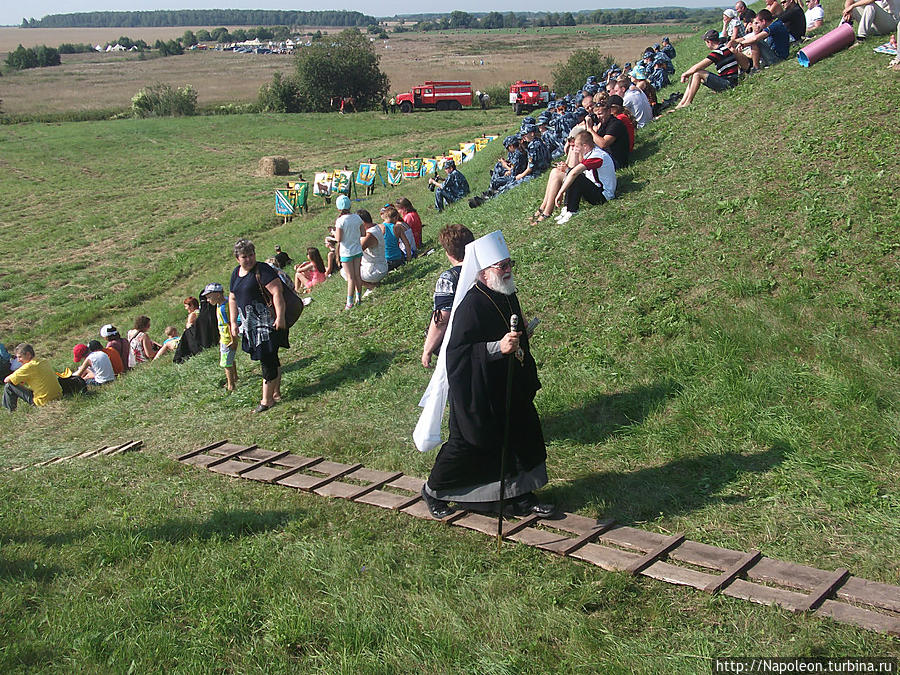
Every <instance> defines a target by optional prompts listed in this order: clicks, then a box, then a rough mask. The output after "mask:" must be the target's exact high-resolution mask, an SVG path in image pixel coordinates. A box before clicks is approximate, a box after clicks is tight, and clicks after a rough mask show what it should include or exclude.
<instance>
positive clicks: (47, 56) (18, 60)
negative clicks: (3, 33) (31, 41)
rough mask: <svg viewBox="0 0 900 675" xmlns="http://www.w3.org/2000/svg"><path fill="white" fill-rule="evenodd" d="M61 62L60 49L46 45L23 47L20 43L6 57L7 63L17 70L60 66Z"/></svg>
mask: <svg viewBox="0 0 900 675" xmlns="http://www.w3.org/2000/svg"><path fill="white" fill-rule="evenodd" d="M60 63H61V61H60V58H59V50H57V49H54V48H53V47H47V46H45V45H40V46H38V47H23V46H22V45H19V46H18V48H17V49H16V50H15V51H11V52H10V53H9V54H8V55H7V57H6V65H7V66H9V67H10V68H14V69H15V70H25V69H26V68H45V67H47V66H58V65H59V64H60Z"/></svg>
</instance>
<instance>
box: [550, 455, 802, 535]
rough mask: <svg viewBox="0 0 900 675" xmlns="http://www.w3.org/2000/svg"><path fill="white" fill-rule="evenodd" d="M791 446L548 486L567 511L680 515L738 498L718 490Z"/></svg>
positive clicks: (628, 517)
mask: <svg viewBox="0 0 900 675" xmlns="http://www.w3.org/2000/svg"><path fill="white" fill-rule="evenodd" d="M792 450H793V449H792V448H791V446H790V445H789V444H787V443H786V442H784V441H777V442H775V443H774V444H773V445H772V446H771V447H770V448H769V449H768V450H766V451H764V452H759V453H756V454H753V455H744V454H740V453H737V452H727V453H723V454H720V455H703V456H700V457H688V458H685V459H678V460H675V461H673V462H669V463H668V464H664V465H663V466H657V467H649V468H646V469H639V470H638V471H634V472H631V473H617V472H604V473H596V474H591V475H589V476H583V477H581V478H577V479H575V480H574V481H572V482H571V483H570V484H568V485H565V486H562V485H561V486H559V487H558V488H553V489H551V490H548V491H547V494H548V496H551V495H552V496H551V499H553V500H555V501H556V503H557V504H559V505H560V506H561V507H562V508H564V509H565V510H567V511H572V510H576V509H579V508H582V507H596V509H597V514H596V515H597V517H598V518H599V517H603V518H609V517H612V518H615V519H616V521H617V522H619V523H634V522H638V521H646V520H652V519H655V518H657V517H659V516H666V517H672V516H679V515H683V514H686V513H690V512H691V511H694V510H696V509H699V508H701V507H703V506H706V505H708V504H712V503H716V502H718V503H738V502H742V501H744V499H745V498H744V497H742V496H740V495H733V496H721V495H717V494H716V493H717V492H718V491H719V490H720V489H721V488H722V487H724V486H726V485H728V484H729V483H731V482H732V481H734V480H735V479H737V478H738V477H739V476H741V475H743V474H746V473H764V472H766V471H769V470H771V469H772V468H773V467H775V466H778V465H779V464H781V463H782V462H783V461H784V460H785V458H786V457H787V456H788V455H790V454H791V452H792Z"/></svg>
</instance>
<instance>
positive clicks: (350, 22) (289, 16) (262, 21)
mask: <svg viewBox="0 0 900 675" xmlns="http://www.w3.org/2000/svg"><path fill="white" fill-rule="evenodd" d="M377 23H378V21H377V20H376V19H375V17H372V16H368V15H366V14H362V13H361V12H351V11H339V10H327V11H321V12H297V11H280V10H270V9H179V10H154V11H147V12H75V13H71V14H50V15H48V16H45V17H44V18H43V19H34V18H31V19H22V24H21V27H22V28H110V27H127V28H132V27H134V28H160V27H165V26H215V25H222V24H225V25H231V26H277V25H286V26H368V25H369V24H377Z"/></svg>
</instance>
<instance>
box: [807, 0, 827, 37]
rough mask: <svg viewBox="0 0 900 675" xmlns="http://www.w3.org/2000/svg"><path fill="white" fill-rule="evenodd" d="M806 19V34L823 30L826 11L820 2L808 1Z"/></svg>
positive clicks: (816, 0)
mask: <svg viewBox="0 0 900 675" xmlns="http://www.w3.org/2000/svg"><path fill="white" fill-rule="evenodd" d="M803 17H804V18H805V19H806V33H807V35H808V34H809V33H810V31H814V30H816V29H817V28H821V27H822V24H823V23H825V10H824V9H822V5H821V4H819V0H806V11H805V12H804V13H803Z"/></svg>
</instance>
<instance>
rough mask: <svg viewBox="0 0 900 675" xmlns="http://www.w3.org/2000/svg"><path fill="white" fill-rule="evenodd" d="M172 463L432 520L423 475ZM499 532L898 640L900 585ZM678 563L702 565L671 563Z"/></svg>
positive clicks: (635, 540)
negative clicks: (423, 490)
mask: <svg viewBox="0 0 900 675" xmlns="http://www.w3.org/2000/svg"><path fill="white" fill-rule="evenodd" d="M140 443H141V442H140V441H133V442H131V443H129V444H124V445H123V446H113V447H112V448H108V447H104V448H101V449H100V450H95V451H89V452H88V453H81V454H79V455H75V456H72V457H76V456H77V457H84V456H95V455H96V454H98V453H100V452H101V451H108V452H109V453H110V454H113V453H115V452H117V451H121V449H122V448H124V447H128V446H133V445H136V446H137V447H139V446H140ZM66 459H70V458H68V457H62V458H53V459H51V460H47V462H44V464H46V463H50V462H54V461H55V462H58V461H64V460H66ZM179 461H181V462H183V463H185V464H190V465H194V466H204V467H207V468H208V469H209V470H211V471H214V472H216V473H222V474H228V475H233V476H238V477H241V478H247V479H249V480H258V481H266V482H270V483H275V484H278V485H281V486H285V487H292V488H295V489H300V490H314V493H315V494H318V495H321V496H327V497H333V498H342V499H348V500H353V501H356V502H357V503H360V504H368V505H371V506H378V507H381V508H385V509H392V510H400V511H402V512H403V513H405V514H407V515H410V516H413V517H416V518H422V519H426V520H434V518H432V516H431V513H430V511H429V510H428V507H427V505H426V504H425V503H424V502H423V501H422V498H421V488H422V483H423V480H422V479H421V478H417V477H414V476H407V475H404V474H402V473H400V472H389V471H378V470H374V469H367V468H365V467H363V466H362V465H361V464H341V463H337V462H330V461H327V460H324V459H323V458H321V457H312V458H310V457H301V456H299V455H292V454H286V453H274V452H271V451H267V450H261V449H259V448H256V447H255V446H250V447H248V448H244V447H241V446H238V445H235V444H232V443H229V442H227V441H219V442H217V443H214V444H212V445H210V446H205V447H204V448H200V449H199V450H197V451H191V452H187V453H185V454H183V455H180V456H179ZM442 522H444V523H446V524H448V525H452V526H454V527H461V528H464V529H468V530H473V531H475V532H480V533H482V534H485V535H488V536H491V537H493V536H496V534H497V518H496V516H492V515H489V514H482V513H472V512H467V511H458V512H455V513H453V514H452V515H450V516H448V517H447V518H444V519H443V521H442ZM572 535H574V536H572ZM503 536H504V537H505V538H507V539H509V540H510V541H514V542H517V543H521V544H525V545H529V546H534V547H535V548H539V549H541V550H544V551H549V552H552V553H556V554H557V555H562V556H568V557H571V558H573V559H576V560H580V561H583V562H587V563H590V564H592V565H596V566H598V567H601V568H603V569H606V570H613V571H626V572H629V573H631V574H641V575H643V576H647V577H650V578H653V579H657V580H660V581H664V582H666V583H670V584H676V585H681V586H689V587H692V588H697V589H702V590H706V591H708V592H720V593H722V594H723V595H727V596H729V597H733V598H739V599H742V600H747V601H749V602H754V603H758V604H764V605H779V606H781V607H784V608H786V609H788V610H790V611H793V612H802V611H810V612H814V613H815V614H816V615H817V616H827V617H829V618H831V619H834V620H836V621H840V622H842V623H848V624H851V625H855V626H859V627H861V628H865V629H868V630H875V631H879V632H882V633H887V634H889V635H895V636H900V616H897V615H896V614H890V613H887V614H886V613H884V612H882V611H875V608H877V609H879V610H887V611H888V612H895V613H900V587H898V586H892V585H890V584H884V583H879V582H873V581H867V580H865V579H860V578H858V577H853V576H850V574H849V572H848V571H847V570H843V569H841V570H836V571H834V572H827V571H824V570H819V569H816V568H814V567H809V566H806V565H798V564H796V563H791V562H783V561H779V560H774V559H772V558H766V557H763V556H762V555H761V554H760V553H759V552H758V551H751V552H750V553H744V552H743V551H735V550H731V549H725V548H719V547H716V546H711V545H709V544H704V543H701V542H695V541H687V540H685V539H684V536H683V535H674V536H669V535H665V534H661V533H657V532H648V531H645V530H640V529H638V528H634V527H628V526H615V525H614V524H613V523H612V521H600V520H598V519H594V518H589V517H586V516H581V515H578V514H572V513H560V514H556V515H555V516H551V517H550V518H542V517H540V516H537V515H529V516H527V517H525V518H520V519H518V520H515V521H504V524H503ZM610 545H612V546H610ZM613 546H615V547H618V548H613ZM664 557H668V559H669V562H667V561H665V560H663V559H662V558H664ZM679 562H681V563H687V564H690V565H694V566H697V567H702V568H705V569H707V570H710V571H709V572H707V571H704V570H697V569H694V568H692V567H684V566H680V565H678V564H675V563H679ZM740 575H746V577H747V579H746V580H745V579H741V578H739V576H740ZM758 582H765V583H758ZM766 584H769V585H766ZM771 584H776V585H777V586H773V585H771ZM797 591H805V593H800V592H797ZM841 600H843V601H846V602H841ZM848 602H853V603H859V604H864V605H869V606H870V607H871V608H866V607H859V606H855V605H851V604H848Z"/></svg>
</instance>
